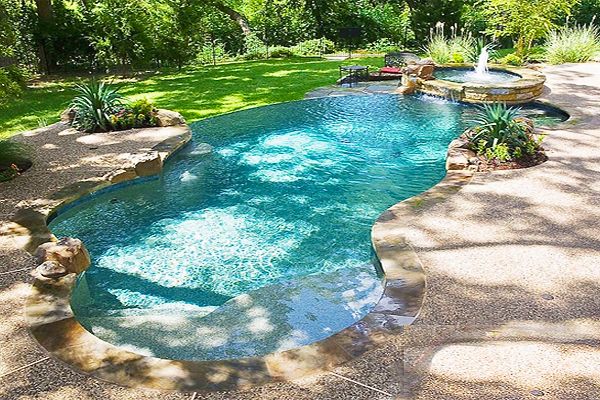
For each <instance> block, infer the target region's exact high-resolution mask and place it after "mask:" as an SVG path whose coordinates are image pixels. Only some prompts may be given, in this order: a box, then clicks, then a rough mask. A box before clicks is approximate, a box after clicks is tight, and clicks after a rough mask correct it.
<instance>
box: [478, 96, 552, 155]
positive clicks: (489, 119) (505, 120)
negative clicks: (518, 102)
mask: <svg viewBox="0 0 600 400" xmlns="http://www.w3.org/2000/svg"><path fill="white" fill-rule="evenodd" d="M471 122H472V123H473V124H474V126H473V127H472V128H471V129H470V130H469V131H468V132H467V138H468V140H469V148H470V149H471V150H473V151H474V152H476V153H477V155H479V156H483V157H485V159H486V160H488V161H499V162H507V161H512V160H519V159H523V158H534V157H535V156H536V155H537V153H539V152H541V151H542V147H541V143H542V141H543V139H544V137H543V136H536V135H535V134H534V129H533V123H532V122H531V121H530V120H528V119H526V118H524V117H522V116H521V109H520V108H514V107H507V106H506V104H503V103H494V104H485V105H483V106H481V107H480V108H479V111H478V113H477V115H476V116H475V117H474V118H473V119H472V120H471Z"/></svg>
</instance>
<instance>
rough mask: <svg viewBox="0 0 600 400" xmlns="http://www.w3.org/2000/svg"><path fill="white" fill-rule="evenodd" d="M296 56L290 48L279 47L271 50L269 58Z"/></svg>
mask: <svg viewBox="0 0 600 400" xmlns="http://www.w3.org/2000/svg"><path fill="white" fill-rule="evenodd" d="M293 56H294V51H293V50H292V49H290V48H289V47H283V46H277V47H274V48H273V49H271V51H270V54H269V57H271V58H290V57H293Z"/></svg>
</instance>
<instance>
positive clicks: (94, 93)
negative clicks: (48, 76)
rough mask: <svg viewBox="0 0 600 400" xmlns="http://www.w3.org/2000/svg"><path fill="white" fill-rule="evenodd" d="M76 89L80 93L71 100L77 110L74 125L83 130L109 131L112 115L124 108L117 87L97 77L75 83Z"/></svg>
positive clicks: (73, 107) (72, 106)
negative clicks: (83, 82) (100, 80)
mask: <svg viewBox="0 0 600 400" xmlns="http://www.w3.org/2000/svg"><path fill="white" fill-rule="evenodd" d="M75 89H76V91H77V93H78V95H77V96H75V98H74V99H73V101H72V102H71V108H72V109H73V110H74V111H75V116H74V118H73V126H74V127H75V128H76V129H78V130H80V131H83V132H99V131H100V132H102V131H108V130H109V129H110V128H111V125H110V116H111V115H112V114H115V113H117V112H118V111H119V110H120V109H122V108H123V103H122V97H121V95H120V94H119V93H118V91H117V89H116V88H113V87H111V86H110V85H107V84H105V83H103V82H97V81H96V80H95V79H92V80H91V81H90V82H88V83H86V84H81V85H75Z"/></svg>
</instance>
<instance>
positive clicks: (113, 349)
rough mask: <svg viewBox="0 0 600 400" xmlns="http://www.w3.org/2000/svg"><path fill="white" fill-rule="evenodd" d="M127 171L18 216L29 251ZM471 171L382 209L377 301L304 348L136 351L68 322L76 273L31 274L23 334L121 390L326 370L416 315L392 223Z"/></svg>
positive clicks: (251, 381) (411, 275)
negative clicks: (175, 354)
mask: <svg viewBox="0 0 600 400" xmlns="http://www.w3.org/2000/svg"><path fill="white" fill-rule="evenodd" d="M190 139H191V134H190V131H189V128H187V126H185V131H184V132H183V133H182V134H181V135H177V136H174V137H172V138H169V139H167V140H165V141H163V142H161V143H159V144H158V145H156V146H154V148H153V151H155V152H158V153H159V155H160V159H161V161H162V160H165V159H166V158H168V157H169V156H170V155H171V154H173V153H174V152H175V151H177V150H178V149H180V148H181V147H183V146H184V145H185V144H187V142H188V141H189V140H190ZM150 158H151V157H150ZM147 160H148V158H146V159H144V161H143V162H147ZM161 166H162V164H161ZM150 170H151V171H150V172H155V173H159V172H160V170H158V171H156V170H152V168H150ZM132 171H134V172H135V171H137V169H136V168H135V167H134V168H133V169H131V168H129V169H127V168H126V169H125V170H119V171H116V172H114V173H110V174H107V175H106V176H105V179H103V180H102V181H91V182H90V181H84V182H80V183H78V184H74V185H70V186H67V187H66V188H64V189H63V190H60V191H59V192H57V194H56V195H55V196H54V197H55V198H56V199H57V201H55V202H53V203H52V204H50V205H49V204H41V205H37V206H36V207H32V208H30V209H26V210H25V211H24V212H23V214H22V215H29V216H31V215H33V216H34V217H33V218H30V219H29V220H27V218H25V219H24V220H23V219H22V220H21V223H25V222H27V224H26V226H27V228H28V230H29V231H30V232H31V233H33V235H32V238H30V242H31V246H30V249H33V248H34V247H37V246H35V245H36V244H40V243H43V242H45V241H48V240H50V239H51V238H52V234H51V232H50V231H49V229H48V227H47V225H46V221H47V219H48V218H49V217H51V216H52V215H53V213H55V212H57V210H58V209H60V208H62V207H64V206H66V205H68V204H72V203H73V202H74V201H76V200H77V199H79V198H81V197H84V196H86V195H89V194H92V193H95V192H97V191H98V190H101V189H106V188H107V187H109V186H111V185H113V184H116V183H122V182H125V181H128V180H131V179H135V178H137V177H140V176H147V175H151V174H150V173H148V172H145V173H142V174H140V173H137V172H136V173H133V172H132ZM138 172H139V171H138ZM472 176H473V173H472V172H469V171H448V174H447V175H446V177H445V178H444V179H443V180H442V181H441V182H440V183H438V184H437V185H435V186H434V187H432V188H431V189H430V190H428V191H426V192H424V193H422V194H420V195H418V196H415V197H412V198H410V199H407V200H405V201H402V202H400V203H398V204H396V205H394V206H392V207H391V208H389V209H388V210H386V211H385V212H383V213H382V214H381V216H380V217H379V218H378V219H377V221H376V222H375V224H374V225H373V228H372V244H373V248H374V249H375V252H376V254H377V257H378V260H379V267H380V268H381V270H382V272H383V273H384V276H385V278H384V279H385V287H384V293H383V295H382V297H381V299H380V301H379V302H378V304H377V305H376V307H375V308H374V309H373V310H372V311H371V312H370V313H369V314H368V315H366V316H365V317H364V318H363V319H362V320H360V321H358V322H356V323H355V324H353V325H351V326H349V327H348V328H345V329H344V330H342V331H340V332H338V333H336V334H334V335H332V336H330V337H328V338H326V339H324V340H321V341H318V342H315V343H312V344H310V345H306V346H303V347H299V348H296V349H291V350H288V351H283V352H279V353H272V354H268V355H266V356H262V357H251V358H242V359H235V360H216V361H185V360H167V359H160V358H156V357H149V356H143V355H140V354H137V353H134V352H132V351H129V350H127V349H125V348H122V347H118V346H115V345H112V344H109V343H107V342H105V341H103V340H101V339H99V338H98V337H96V336H94V335H93V334H91V333H90V332H88V331H87V330H85V328H84V327H83V326H82V325H81V324H80V323H79V322H78V321H77V320H76V319H75V317H74V315H73V312H72V310H71V307H70V296H71V291H72V289H73V287H74V284H75V282H76V278H77V277H76V275H75V274H69V275H66V276H64V277H62V278H59V279H55V280H53V279H46V278H43V277H41V276H37V277H36V279H35V282H34V283H33V286H32V291H31V294H30V296H29V297H28V299H27V302H26V311H25V316H26V320H27V323H28V326H29V330H30V333H31V335H32V336H33V337H34V338H35V339H36V340H37V341H38V343H39V344H41V346H42V347H43V348H44V349H46V350H47V351H48V352H49V353H50V354H51V355H52V356H53V357H54V358H56V359H58V360H60V361H62V362H64V363H66V364H67V365H69V366H70V367H72V368H74V369H76V370H78V371H80V372H84V373H86V374H89V375H91V376H94V377H96V378H99V379H102V380H106V381H109V382H113V383H117V384H120V385H123V386H128V387H146V388H152V389H162V390H176V391H223V390H237V389H244V388H248V387H252V386H257V385H264V384H267V383H271V382H281V381H289V380H294V379H297V378H301V377H303V376H307V375H313V374H318V373H322V372H326V371H328V370H330V369H332V368H334V367H335V366H337V365H340V364H342V363H345V362H347V361H350V360H351V359H353V358H355V357H358V356H360V355H361V354H363V353H364V352H366V351H368V350H370V349H373V348H375V347H377V346H378V345H380V344H382V343H384V342H385V341H386V340H387V339H388V338H389V337H390V336H393V335H397V334H399V333H401V332H402V327H403V326H405V325H409V324H411V323H412V322H413V321H414V320H415V319H416V317H417V315H418V313H419V310H420V308H421V306H422V303H423V299H424V296H425V290H426V282H425V274H424V270H423V266H422V265H421V263H420V261H419V259H418V257H417V255H416V253H415V252H414V250H413V249H412V247H411V246H410V245H409V244H408V243H407V241H406V239H405V238H404V236H403V235H402V234H400V233H399V232H398V231H396V229H395V228H396V227H397V226H398V224H402V223H405V222H406V220H407V219H410V218H411V217H413V216H414V215H415V214H416V213H415V212H416V211H417V210H419V209H420V208H421V207H423V206H425V205H426V204H427V205H429V204H432V203H436V202H439V201H442V200H444V199H445V198H447V197H448V196H450V195H452V194H453V193H456V192H457V191H458V190H460V188H461V187H463V186H464V185H466V184H468V183H469V182H470V180H471V178H472ZM115 177H117V178H115Z"/></svg>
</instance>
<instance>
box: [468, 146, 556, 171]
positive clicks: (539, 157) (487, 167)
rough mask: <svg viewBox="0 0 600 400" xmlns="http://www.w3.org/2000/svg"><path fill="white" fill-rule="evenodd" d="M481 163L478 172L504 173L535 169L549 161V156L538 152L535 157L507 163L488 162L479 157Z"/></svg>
mask: <svg viewBox="0 0 600 400" xmlns="http://www.w3.org/2000/svg"><path fill="white" fill-rule="evenodd" d="M478 158H479V163H478V165H477V171H479V172H488V171H503V170H509V169H521V168H529V167H534V166H536V165H540V164H542V163H543V162H546V161H547V160H548V156H546V153H544V151H538V152H537V153H536V154H535V155H533V156H525V157H523V158H521V159H519V160H512V161H506V162H499V161H498V160H493V161H488V160H487V159H486V158H485V157H483V156H478Z"/></svg>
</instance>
